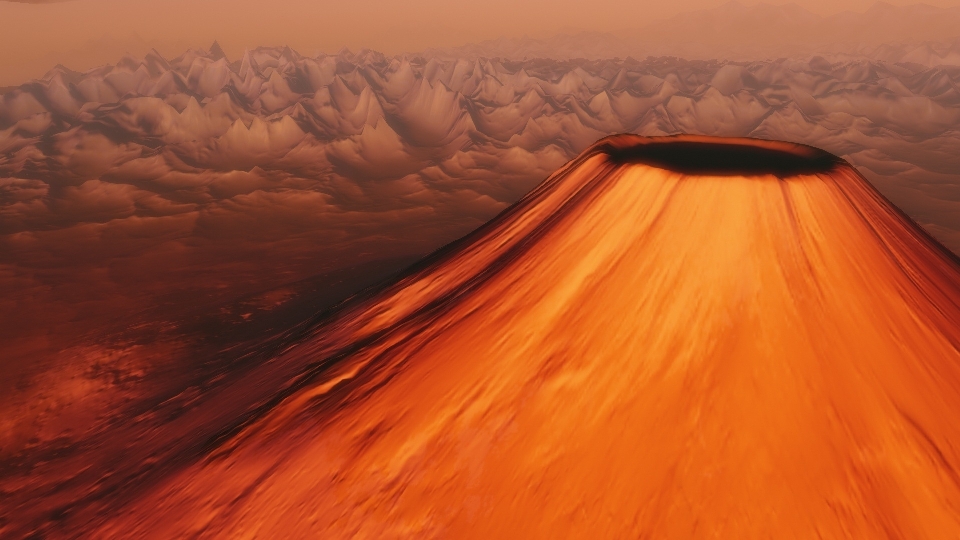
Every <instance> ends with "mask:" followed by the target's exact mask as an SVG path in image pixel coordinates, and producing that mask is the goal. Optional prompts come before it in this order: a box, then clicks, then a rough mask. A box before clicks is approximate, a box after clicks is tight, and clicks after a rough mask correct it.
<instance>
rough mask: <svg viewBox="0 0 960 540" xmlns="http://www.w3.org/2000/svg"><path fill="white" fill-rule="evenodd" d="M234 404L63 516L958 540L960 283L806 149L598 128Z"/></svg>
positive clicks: (141, 531) (359, 303)
mask: <svg viewBox="0 0 960 540" xmlns="http://www.w3.org/2000/svg"><path fill="white" fill-rule="evenodd" d="M280 373H283V374H285V375H283V376H282V377H281V376H280V375H277V374H280ZM265 374H272V375H270V376H266V375H265ZM232 385H233V386H232V387H231V388H227V389H224V390H220V391H219V394H216V395H215V396H214V397H211V398H210V399H208V400H207V402H205V403H203V404H202V405H201V406H198V408H199V409H201V410H202V409H204V408H207V409H210V408H214V407H219V408H221V409H229V410H232V411H235V413H231V414H234V417H235V418H237V420H236V422H235V423H234V424H233V425H231V426H229V428H225V429H223V430H220V431H218V432H217V433H216V434H215V436H212V437H210V438H209V440H207V441H206V442H205V443H204V446H203V448H204V450H203V453H202V455H200V456H199V457H198V458H197V459H195V460H193V461H191V462H190V463H188V464H186V465H184V466H182V467H180V468H177V469H175V470H172V471H171V472H169V474H166V475H164V476H163V477H162V478H161V479H160V480H157V481H154V482H152V483H151V484H150V485H149V486H147V487H144V488H143V489H142V490H140V491H139V492H138V493H137V495H136V496H135V497H130V498H129V500H127V501H125V503H124V504H123V505H122V506H121V507H119V508H113V509H110V510H109V511H107V510H104V513H103V516H105V517H103V518H96V519H94V518H83V517H77V516H72V517H70V518H69V519H68V520H67V521H68V522H70V521H69V520H73V521H72V523H74V524H75V525H76V526H78V527H80V526H81V525H82V527H83V529H82V530H83V532H85V533H88V534H90V535H92V536H94V537H100V538H104V537H154V538H175V537H219V536H222V537H226V538H235V537H247V536H250V537H253V536H261V537H269V538H300V537H303V538H321V537H322V538H347V537H350V538H353V537H357V538H399V537H403V538H410V537H413V538H484V539H488V538H619V537H632V538H913V539H917V538H955V537H957V536H958V535H960V476H958V470H960V415H958V411H960V266H958V262H957V260H956V258H955V257H954V256H953V255H952V254H950V253H949V252H948V251H947V250H946V249H944V248H943V247H942V246H940V245H939V244H938V243H937V242H936V241H935V240H933V239H932V238H931V237H930V236H928V235H927V234H926V233H925V232H924V231H923V230H922V229H921V228H920V227H918V226H917V225H916V224H914V223H913V222H912V221H911V220H910V219H909V218H907V217H906V216H905V215H904V214H902V213H901V212H900V211H899V210H898V209H897V208H895V207H894V206H893V205H892V204H890V203H889V202H887V201H886V200H885V199H884V198H883V197H882V196H881V195H879V193H878V192H877V191H875V190H874V189H873V188H872V187H871V186H870V185H869V184H868V183H867V182H866V181H865V180H864V179H863V178H862V177H861V176H860V175H859V174H858V173H857V172H856V171H855V170H854V169H853V168H852V167H851V166H850V165H848V164H847V163H846V162H844V161H842V160H840V159H839V158H836V157H834V156H832V155H830V154H828V153H826V152H823V151H820V150H817V149H814V148H811V147H806V146H801V145H795V144H788V143H779V142H771V141H760V140H753V139H717V138H709V137H693V136H679V137H660V138H656V137H655V138H646V137H639V136H627V135H621V136H615V137H610V138H606V139H603V140H601V141H599V142H598V143H596V144H595V145H593V146H592V147H591V148H590V149H588V150H587V151H585V152H584V153H583V154H581V155H580V156H579V157H578V158H577V159H575V160H573V161H571V162H570V163H568V164H567V165H566V166H564V167H563V168H562V169H560V170H559V171H557V172H556V173H554V174H553V175H552V176H550V177H549V178H548V179H547V180H545V181H544V182H543V183H542V184H541V185H539V186H538V187H537V188H536V189H534V190H533V191H532V192H530V193H529V194H528V195H527V196H525V197H524V198H523V199H522V200H521V201H519V202H518V203H517V204H515V205H513V206H512V207H510V208H508V209H507V210H505V211H504V212H503V213H501V214H500V215H499V216H498V217H496V218H495V219H494V220H492V221H491V222H489V223H487V224H486V225H485V226H483V227H481V228H480V229H478V230H477V231H475V232H474V233H472V234H470V235H468V236H467V237H465V238H463V239H461V240H460V241H458V242H456V243H454V244H452V245H450V246H448V247H446V248H444V249H443V250H441V251H440V252H438V253H436V254H434V255H433V256H431V257H430V258H428V259H427V260H425V261H423V262H421V263H420V264H419V265H417V266H416V267H414V268H412V269H411V270H409V271H408V272H407V273H406V274H405V275H404V276H402V277H401V278H399V279H397V280H396V281H394V282H392V283H390V284H388V285H386V286H382V287H380V288H379V289H377V290H375V291H370V292H367V293H365V294H364V295H362V296H361V297H358V298H355V299H353V300H352V301H350V302H349V303H347V304H345V305H343V306H342V307H341V308H339V310H338V311H336V312H335V313H333V314H332V315H329V316H328V317H327V318H325V319H323V320H322V321H321V322H319V323H318V324H316V325H315V326H314V327H312V328H311V329H309V330H308V331H304V333H303V335H302V336H301V338H300V339H299V340H298V341H297V342H296V343H295V344H294V345H290V346H288V347H287V348H286V349H285V350H283V351H280V352H279V353H278V354H277V355H276V357H275V358H273V359H272V360H270V361H268V362H266V363H264V364H263V365H262V366H260V367H259V368H258V369H257V370H254V371H252V372H251V373H250V374H249V375H248V376H246V377H245V378H244V379H242V380H240V381H238V382H235V383H232ZM264 388H269V395H268V394H266V393H265V392H266V391H265V390H263V389H264ZM254 389H259V390H257V391H254ZM258 391H259V392H260V393H259V394H258V393H257V392H258ZM211 392H213V393H216V392H215V391H213V390H211ZM201 413H202V411H201V412H196V413H195V414H201ZM189 414H194V413H192V412H191V413H189ZM188 435H189V434H187V435H183V436H188ZM75 530H80V529H75Z"/></svg>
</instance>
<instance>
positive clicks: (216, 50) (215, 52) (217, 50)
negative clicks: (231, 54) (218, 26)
mask: <svg viewBox="0 0 960 540" xmlns="http://www.w3.org/2000/svg"><path fill="white" fill-rule="evenodd" d="M207 52H208V53H209V54H210V57H211V58H213V59H214V60H220V59H221V58H224V59H225V58H227V54H226V53H225V52H223V49H222V48H221V47H220V43H218V42H217V41H216V40H214V41H213V44H212V45H210V49H209V50H208V51H207Z"/></svg>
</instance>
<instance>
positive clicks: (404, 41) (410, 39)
mask: <svg viewBox="0 0 960 540" xmlns="http://www.w3.org/2000/svg"><path fill="white" fill-rule="evenodd" d="M726 1H727V0H686V1H683V2H680V1H677V0H591V1H584V0H526V1H518V0H482V1H474V2H467V1H457V0H271V1H264V0H163V1H157V0H154V1H145V0H73V1H67V2H53V3H50V2H47V1H41V2H40V3H25V2H11V1H8V0H0V21H3V23H2V28H3V31H2V32H0V47H2V51H3V53H2V54H0V85H9V84H16V83H19V82H22V81H24V80H26V79H28V78H32V77H37V76H40V75H42V74H43V73H44V72H46V71H47V70H48V69H49V68H51V67H53V65H55V64H57V63H63V64H65V65H67V66H68V67H71V68H74V69H86V68H89V67H92V66H94V65H98V64H102V63H106V62H114V61H116V60H117V59H118V58H119V56H121V55H122V54H123V52H124V51H129V52H131V53H133V54H136V55H141V54H143V53H144V52H145V51H146V50H148V48H149V47H151V46H152V47H156V48H157V49H158V50H159V51H160V52H161V53H162V54H164V55H168V56H176V55H179V54H180V53H181V52H183V50H184V49H186V48H187V47H197V46H207V45H209V43H210V42H211V41H213V40H214V39H217V40H219V42H220V43H221V45H222V46H223V47H224V50H225V51H226V52H227V54H228V55H230V56H231V57H233V58H236V57H237V56H238V55H239V54H241V53H242V51H243V49H244V48H246V47H256V46H259V45H283V44H285V45H290V46H291V47H293V48H295V49H297V50H298V51H300V52H302V53H306V54H312V53H314V52H319V51H325V52H334V51H336V50H338V49H339V48H340V47H343V46H347V47H350V48H351V49H354V50H355V49H359V48H362V47H369V48H373V49H377V50H381V51H383V52H386V53H398V52H404V51H414V50H419V49H423V48H426V47H432V46H452V45H460V44H463V43H466V42H470V41H477V40H483V39H491V38H496V37H499V36H518V37H519V36H522V35H529V36H532V37H541V36H546V35H551V34H555V33H556V32H558V31H560V30H564V29H587V30H606V31H616V30H621V29H626V28H637V27H642V26H644V25H646V24H647V23H649V22H651V21H654V20H657V19H662V18H666V17H669V16H671V15H675V14H677V13H680V12H683V11H692V10H696V9H703V8H709V7H714V6H717V5H721V4H723V3H726ZM873 1H874V0H797V2H796V3H797V4H800V5H801V6H803V7H805V8H807V9H809V10H811V11H813V12H816V13H820V14H824V15H827V14H831V13H836V12H838V11H843V10H854V11H863V10H865V9H866V8H868V7H869V6H870V5H872V4H873ZM741 3H743V4H754V3H757V2H755V1H752V0H743V1H742V2H741ZM769 3H774V4H777V3H784V2H777V1H776V0H774V1H772V2H769ZM891 3H895V4H910V3H914V2H911V1H902V0H901V1H897V0H893V1H892V2H891ZM927 3H928V4H933V5H938V6H950V5H958V4H960V0H928V1H927Z"/></svg>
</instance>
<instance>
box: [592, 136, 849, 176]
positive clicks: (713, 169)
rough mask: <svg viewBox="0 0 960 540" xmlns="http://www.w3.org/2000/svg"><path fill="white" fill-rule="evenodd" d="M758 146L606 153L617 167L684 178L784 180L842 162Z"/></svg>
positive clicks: (666, 146) (671, 145)
mask: <svg viewBox="0 0 960 540" xmlns="http://www.w3.org/2000/svg"><path fill="white" fill-rule="evenodd" d="M764 144H765V143H764V142H762V141H757V143H756V144H755V145H754V144H743V143H732V142H731V143H726V142H700V141H663V142H651V143H646V144H637V145H633V146H628V147H619V148H618V147H616V146H614V145H609V146H608V147H606V148H604V149H603V151H604V153H606V154H607V155H609V156H610V160H611V161H613V162H614V163H642V164H645V165H650V166H651V167H657V168H659V169H667V170H670V171H676V172H679V173H684V174H698V175H713V176H762V175H773V176H777V177H780V178H785V177H787V176H794V175H801V174H816V173H825V172H828V171H830V170H831V169H833V167H835V166H836V165H837V164H838V163H839V161H840V160H839V158H837V157H836V156H834V155H833V154H830V153H828V152H824V151H823V150H818V149H816V148H812V147H809V146H800V145H786V144H785V145H784V147H785V148H784V149H780V148H771V147H769V146H764Z"/></svg>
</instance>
